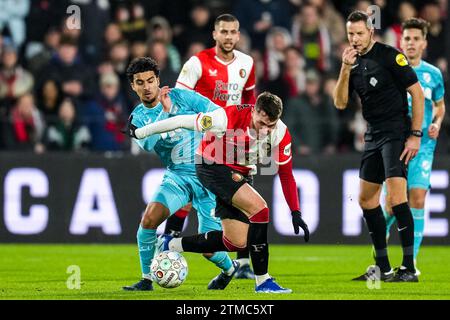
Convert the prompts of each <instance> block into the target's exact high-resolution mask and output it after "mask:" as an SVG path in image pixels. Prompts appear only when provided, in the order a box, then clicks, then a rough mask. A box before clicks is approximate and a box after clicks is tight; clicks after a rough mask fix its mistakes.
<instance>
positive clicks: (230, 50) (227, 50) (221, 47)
mask: <svg viewBox="0 0 450 320" xmlns="http://www.w3.org/2000/svg"><path fill="white" fill-rule="evenodd" d="M234 48H236V44H234V45H233V46H232V47H231V49H226V48H225V46H224V45H223V44H221V43H219V49H220V51H222V53H224V54H229V53H230V52H233V50H234Z"/></svg>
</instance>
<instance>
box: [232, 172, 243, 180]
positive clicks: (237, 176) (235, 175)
mask: <svg viewBox="0 0 450 320" xmlns="http://www.w3.org/2000/svg"><path fill="white" fill-rule="evenodd" d="M231 179H233V181H234V182H241V181H242V180H244V176H243V175H242V174H240V173H237V172H232V173H231Z"/></svg>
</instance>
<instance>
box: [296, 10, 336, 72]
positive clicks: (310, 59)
mask: <svg viewBox="0 0 450 320" xmlns="http://www.w3.org/2000/svg"><path fill="white" fill-rule="evenodd" d="M292 36H293V40H294V44H295V45H296V46H297V47H298V48H299V49H300V52H301V53H302V55H303V57H304V59H305V64H306V68H313V69H317V70H319V71H320V72H326V71H328V70H330V67H331V65H330V63H331V61H330V56H331V37H330V33H329V31H328V30H327V28H326V26H325V25H324V24H323V22H322V21H321V18H320V16H319V11H318V9H317V8H316V7H315V6H313V5H309V4H307V5H304V6H303V7H302V9H301V11H300V13H299V14H298V15H297V16H296V17H295V19H294V22H293V25H292Z"/></svg>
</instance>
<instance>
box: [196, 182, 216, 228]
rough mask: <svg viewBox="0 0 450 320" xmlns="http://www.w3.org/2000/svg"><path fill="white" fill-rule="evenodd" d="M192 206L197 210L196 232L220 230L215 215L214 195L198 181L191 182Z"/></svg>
mask: <svg viewBox="0 0 450 320" xmlns="http://www.w3.org/2000/svg"><path fill="white" fill-rule="evenodd" d="M193 187H194V191H193V197H192V206H193V207H194V209H195V210H196V211H197V219H198V232H199V233H205V232H208V231H221V230H222V225H221V223H220V218H219V217H217V216H216V196H215V195H214V194H213V193H212V192H211V191H209V190H208V189H206V188H205V187H203V186H202V185H201V183H200V182H198V183H197V182H194V183H193Z"/></svg>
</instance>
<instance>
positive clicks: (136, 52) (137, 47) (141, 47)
mask: <svg viewBox="0 0 450 320" xmlns="http://www.w3.org/2000/svg"><path fill="white" fill-rule="evenodd" d="M163 45H164V46H165V44H163ZM130 55H131V56H130V61H131V60H133V59H134V58H140V57H146V56H148V47H147V44H146V43H145V42H143V41H135V42H133V43H132V44H131V49H130Z"/></svg>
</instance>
